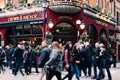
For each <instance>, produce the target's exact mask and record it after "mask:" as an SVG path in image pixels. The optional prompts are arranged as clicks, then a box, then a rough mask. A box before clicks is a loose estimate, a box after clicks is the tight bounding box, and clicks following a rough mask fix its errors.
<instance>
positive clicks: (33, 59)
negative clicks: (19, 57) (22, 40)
mask: <svg viewBox="0 0 120 80" xmlns="http://www.w3.org/2000/svg"><path fill="white" fill-rule="evenodd" d="M29 49H30V57H29V58H30V71H29V72H30V73H31V72H32V67H34V68H35V70H36V73H38V66H37V53H36V52H35V50H34V49H33V45H30V46H29Z"/></svg>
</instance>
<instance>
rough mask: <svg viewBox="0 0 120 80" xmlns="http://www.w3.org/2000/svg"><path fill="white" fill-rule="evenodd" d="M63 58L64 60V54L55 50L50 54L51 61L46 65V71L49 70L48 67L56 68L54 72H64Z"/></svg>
mask: <svg viewBox="0 0 120 80" xmlns="http://www.w3.org/2000/svg"><path fill="white" fill-rule="evenodd" d="M62 58H63V54H61V53H59V52H58V51H57V50H55V49H53V50H52V52H51V54H50V59H49V60H48V61H47V62H46V64H45V69H46V68H47V66H56V68H55V69H54V70H55V71H58V72H61V71H62ZM46 70H47V69H46ZM46 70H45V71H46Z"/></svg>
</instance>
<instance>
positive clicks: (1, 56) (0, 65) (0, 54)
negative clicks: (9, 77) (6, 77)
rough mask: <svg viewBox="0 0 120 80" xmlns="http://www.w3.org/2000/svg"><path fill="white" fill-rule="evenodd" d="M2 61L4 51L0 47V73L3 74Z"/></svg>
mask: <svg viewBox="0 0 120 80" xmlns="http://www.w3.org/2000/svg"><path fill="white" fill-rule="evenodd" d="M4 60H5V51H4V49H3V48H2V47H1V46H0V73H1V71H2V72H5V69H4Z"/></svg>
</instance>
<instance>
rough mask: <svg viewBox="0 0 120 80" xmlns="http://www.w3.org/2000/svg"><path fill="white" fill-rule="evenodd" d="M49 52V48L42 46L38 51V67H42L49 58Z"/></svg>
mask: <svg viewBox="0 0 120 80" xmlns="http://www.w3.org/2000/svg"><path fill="white" fill-rule="evenodd" d="M50 53H51V49H50V48H48V47H47V46H46V47H43V48H42V49H41V51H40V57H39V61H38V67H41V68H43V67H44V65H45V63H46V62H47V61H48V60H49V57H50Z"/></svg>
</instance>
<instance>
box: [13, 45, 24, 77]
mask: <svg viewBox="0 0 120 80" xmlns="http://www.w3.org/2000/svg"><path fill="white" fill-rule="evenodd" d="M23 53H24V44H23V43H20V44H18V47H17V48H16V49H15V53H14V56H13V58H14V60H15V62H16V67H15V72H14V75H17V72H18V70H20V72H21V74H22V76H24V74H23V71H22V66H23Z"/></svg>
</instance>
